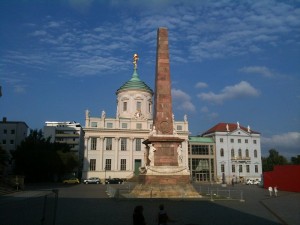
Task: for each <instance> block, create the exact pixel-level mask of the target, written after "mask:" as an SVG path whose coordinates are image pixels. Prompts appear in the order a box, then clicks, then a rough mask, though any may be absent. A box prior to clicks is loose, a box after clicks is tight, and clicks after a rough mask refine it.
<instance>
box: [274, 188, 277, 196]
mask: <svg viewBox="0 0 300 225" xmlns="http://www.w3.org/2000/svg"><path fill="white" fill-rule="evenodd" d="M277 194H278V190H277V186H275V187H274V195H275V197H277Z"/></svg>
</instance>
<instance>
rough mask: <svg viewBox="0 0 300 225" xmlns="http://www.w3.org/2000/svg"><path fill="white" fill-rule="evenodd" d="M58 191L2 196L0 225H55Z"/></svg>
mask: <svg viewBox="0 0 300 225" xmlns="http://www.w3.org/2000/svg"><path fill="white" fill-rule="evenodd" d="M57 201H58V190H51V191H36V192H22V194H20V195H15V196H2V197H1V201H0V212H1V214H0V225H6V224H14V225H28V224H30V225H55V224H56V211H57Z"/></svg>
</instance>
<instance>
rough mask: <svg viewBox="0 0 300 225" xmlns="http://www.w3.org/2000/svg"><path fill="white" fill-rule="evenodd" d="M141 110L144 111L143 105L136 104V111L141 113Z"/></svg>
mask: <svg viewBox="0 0 300 225" xmlns="http://www.w3.org/2000/svg"><path fill="white" fill-rule="evenodd" d="M141 109H142V103H141V102H136V110H138V111H141Z"/></svg>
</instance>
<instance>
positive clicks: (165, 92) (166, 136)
mask: <svg viewBox="0 0 300 225" xmlns="http://www.w3.org/2000/svg"><path fill="white" fill-rule="evenodd" d="M173 120H174V116H173V111H172V96H171V76H170V56H169V43H168V29H167V28H159V29H158V31H157V52H156V74H155V93H154V115H153V129H152V131H151V132H150V134H149V137H148V139H147V140H146V141H144V144H146V146H147V149H148V162H147V163H146V173H145V176H142V177H143V179H142V181H143V183H144V184H183V183H188V182H189V172H188V169H187V168H186V167H185V166H182V165H180V163H179V158H180V157H179V155H178V154H179V153H178V152H180V151H179V150H180V147H181V143H182V142H183V141H184V140H183V139H181V138H179V137H178V135H177V134H176V132H174V121H173Z"/></svg>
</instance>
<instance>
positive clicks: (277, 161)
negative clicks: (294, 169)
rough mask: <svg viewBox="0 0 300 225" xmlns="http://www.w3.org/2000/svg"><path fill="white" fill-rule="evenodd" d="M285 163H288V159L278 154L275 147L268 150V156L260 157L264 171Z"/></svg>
mask: <svg viewBox="0 0 300 225" xmlns="http://www.w3.org/2000/svg"><path fill="white" fill-rule="evenodd" d="M286 164H288V160H287V159H286V158H285V157H284V156H282V155H279V153H278V151H277V150H275V149H271V150H269V156H268V157H266V158H265V157H262V167H263V171H264V172H266V171H272V170H273V169H274V166H276V165H286Z"/></svg>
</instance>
